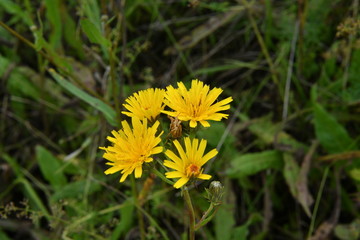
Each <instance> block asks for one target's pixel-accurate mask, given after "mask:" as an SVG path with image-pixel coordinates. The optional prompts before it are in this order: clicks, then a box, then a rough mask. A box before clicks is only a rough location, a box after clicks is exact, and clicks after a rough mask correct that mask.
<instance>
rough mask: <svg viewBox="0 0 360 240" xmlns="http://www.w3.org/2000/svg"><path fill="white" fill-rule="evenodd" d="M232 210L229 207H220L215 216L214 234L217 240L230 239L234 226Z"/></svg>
mask: <svg viewBox="0 0 360 240" xmlns="http://www.w3.org/2000/svg"><path fill="white" fill-rule="evenodd" d="M233 214H234V210H233V209H231V208H230V205H222V206H221V207H220V208H219V210H218V212H217V213H216V216H215V233H216V239H217V240H229V239H231V235H232V231H233V226H234V225H235V219H234V216H233Z"/></svg>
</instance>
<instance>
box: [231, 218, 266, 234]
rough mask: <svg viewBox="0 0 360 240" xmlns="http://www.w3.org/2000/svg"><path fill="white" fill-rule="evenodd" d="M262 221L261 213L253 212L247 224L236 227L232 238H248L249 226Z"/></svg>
mask: <svg viewBox="0 0 360 240" xmlns="http://www.w3.org/2000/svg"><path fill="white" fill-rule="evenodd" d="M259 221H261V215H260V214H258V213H253V214H251V216H250V217H249V219H248V220H247V221H246V223H245V224H243V225H241V226H238V227H236V228H235V229H234V232H233V235H232V238H231V239H233V240H238V239H247V238H248V235H249V227H250V225H252V224H254V223H256V222H259Z"/></svg>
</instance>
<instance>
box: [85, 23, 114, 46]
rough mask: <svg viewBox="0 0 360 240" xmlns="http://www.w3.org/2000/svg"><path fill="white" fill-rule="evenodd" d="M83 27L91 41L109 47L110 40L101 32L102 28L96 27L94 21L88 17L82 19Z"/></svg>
mask: <svg viewBox="0 0 360 240" xmlns="http://www.w3.org/2000/svg"><path fill="white" fill-rule="evenodd" d="M80 24H81V29H82V30H83V31H84V33H85V34H86V36H87V37H88V38H89V40H90V42H92V43H96V44H99V45H101V46H103V47H109V46H110V42H109V40H107V39H106V38H104V36H103V35H102V34H101V32H100V29H98V28H97V27H96V25H95V24H94V23H92V22H91V21H90V20H88V19H82V20H81V22H80Z"/></svg>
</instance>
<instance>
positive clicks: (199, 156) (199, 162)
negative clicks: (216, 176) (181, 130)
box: [164, 137, 218, 188]
mask: <svg viewBox="0 0 360 240" xmlns="http://www.w3.org/2000/svg"><path fill="white" fill-rule="evenodd" d="M184 141H185V151H184V149H183V147H182V146H181V145H180V143H179V141H177V140H175V141H174V142H173V143H174V145H175V147H176V149H177V151H178V153H179V156H177V155H175V153H174V152H173V151H171V150H166V152H165V155H166V156H167V157H168V158H170V159H171V160H172V161H169V160H165V161H164V165H165V166H166V167H169V168H172V169H174V170H175V171H172V172H167V173H165V175H166V177H167V178H180V179H179V180H178V181H177V182H176V183H175V184H174V187H175V188H180V187H182V186H183V185H185V184H186V183H187V182H188V181H189V180H190V179H191V178H199V179H204V180H208V179H210V178H211V176H210V175H208V174H203V173H202V172H203V170H204V169H202V166H203V165H204V164H205V163H206V162H207V161H209V160H210V159H211V158H213V157H215V156H216V154H217V153H218V152H217V150H216V149H213V150H211V151H210V152H208V153H207V154H206V155H205V156H203V155H204V151H205V148H206V143H207V142H206V140H204V139H202V140H201V141H200V145H199V139H196V138H195V139H193V140H191V139H190V138H189V137H185V138H184Z"/></svg>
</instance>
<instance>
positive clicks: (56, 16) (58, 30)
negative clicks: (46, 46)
mask: <svg viewBox="0 0 360 240" xmlns="http://www.w3.org/2000/svg"><path fill="white" fill-rule="evenodd" d="M45 5H46V17H47V19H48V20H49V21H50V23H51V35H50V43H51V45H52V47H53V49H56V48H59V47H61V38H62V26H63V25H62V22H61V14H60V9H61V7H60V1H59V0H45Z"/></svg>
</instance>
